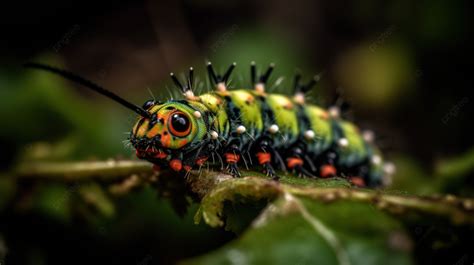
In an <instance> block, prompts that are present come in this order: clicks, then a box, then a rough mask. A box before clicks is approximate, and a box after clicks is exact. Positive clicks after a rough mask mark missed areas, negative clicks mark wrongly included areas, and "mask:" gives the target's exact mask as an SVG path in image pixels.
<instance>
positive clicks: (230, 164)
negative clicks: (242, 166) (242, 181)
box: [224, 145, 242, 178]
mask: <svg viewBox="0 0 474 265" xmlns="http://www.w3.org/2000/svg"><path fill="white" fill-rule="evenodd" d="M224 157H225V161H226V163H227V169H228V171H229V174H231V175H232V176H233V177H238V178H240V177H241V176H242V175H241V174H240V171H239V167H238V166H237V163H238V162H239V160H240V150H239V149H238V147H237V146H236V145H232V146H231V148H229V149H228V151H227V152H226V153H225V154H224Z"/></svg>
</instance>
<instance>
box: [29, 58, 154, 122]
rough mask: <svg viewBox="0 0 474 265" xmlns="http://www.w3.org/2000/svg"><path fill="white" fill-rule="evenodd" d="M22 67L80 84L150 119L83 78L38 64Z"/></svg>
mask: <svg viewBox="0 0 474 265" xmlns="http://www.w3.org/2000/svg"><path fill="white" fill-rule="evenodd" d="M23 66H24V67H27V68H34V69H41V70H45V71H47V72H51V73H55V74H58V75H60V76H62V77H64V78H66V79H68V80H70V81H73V82H76V83H78V84H81V85H83V86H85V87H87V88H90V89H92V90H94V91H95V92H97V93H99V94H101V95H103V96H106V97H108V98H110V99H112V100H113V101H115V102H118V103H119V104H121V105H122V106H124V107H126V108H128V109H131V110H133V111H135V112H136V113H138V114H139V115H140V116H142V117H144V118H150V117H151V116H150V113H149V112H147V111H146V110H144V109H142V108H141V107H139V106H137V105H135V104H133V103H130V102H128V101H127V100H125V99H123V98H121V97H119V96H117V95H116V94H114V93H112V92H111V91H109V90H107V89H105V88H103V87H101V86H99V85H97V84H95V83H93V82H92V81H89V80H87V79H85V78H83V77H80V76H78V75H76V74H73V73H71V72H69V71H66V70H62V69H59V68H56V67H52V66H49V65H44V64H39V63H26V64H24V65H23Z"/></svg>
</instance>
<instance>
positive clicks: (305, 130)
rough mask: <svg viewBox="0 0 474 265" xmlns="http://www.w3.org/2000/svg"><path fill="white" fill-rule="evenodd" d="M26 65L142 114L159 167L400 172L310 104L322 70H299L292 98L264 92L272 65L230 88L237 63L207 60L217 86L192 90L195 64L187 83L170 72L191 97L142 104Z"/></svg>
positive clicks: (369, 182) (352, 130)
mask: <svg viewBox="0 0 474 265" xmlns="http://www.w3.org/2000/svg"><path fill="white" fill-rule="evenodd" d="M27 66H28V67H33V68H39V69H43V70H47V71H50V72H54V73H57V74H60V75H61V76H63V77H66V78H68V79H70V80H72V81H75V82H78V83H81V84H83V85H85V86H87V87H89V88H91V89H93V90H95V91H96V92H99V93H101V94H103V95H105V96H107V97H109V98H112V99H113V100H115V101H117V102H118V103H120V104H122V105H124V106H125V107H127V108H129V109H132V110H133V111H135V112H136V113H138V114H139V115H140V117H139V118H138V121H137V122H136V124H135V126H134V127H133V129H132V131H131V134H130V138H129V140H130V142H131V144H132V145H133V147H134V148H135V149H136V155H137V156H138V157H139V158H141V159H146V160H148V161H150V162H152V163H153V164H154V165H155V167H156V168H160V169H165V168H170V169H172V170H174V171H176V172H180V173H186V172H189V171H190V170H192V169H193V168H198V167H201V166H203V165H204V164H206V163H212V162H211V161H218V162H217V163H215V164H219V163H220V164H221V167H224V166H225V167H226V168H227V171H228V172H229V173H230V174H232V175H233V176H234V177H240V176H241V174H240V170H239V167H242V166H245V167H247V168H250V167H258V168H261V169H262V170H263V172H264V173H266V174H267V175H268V176H271V177H272V178H274V179H278V176H277V174H276V169H278V170H282V171H291V172H294V173H295V174H296V175H298V176H300V177H303V176H304V177H321V178H328V177H334V176H343V177H346V178H348V179H350V180H351V181H352V183H354V184H355V185H358V186H370V187H376V186H380V185H382V184H383V183H384V179H386V178H385V177H386V176H388V175H389V174H391V173H393V171H394V167H393V165H392V164H390V163H384V162H383V160H382V156H381V153H380V151H379V149H378V148H377V147H376V146H375V145H374V144H373V134H372V133H371V132H370V131H366V132H362V133H361V132H360V131H359V129H358V128H357V127H356V126H355V125H354V124H352V123H350V122H348V121H345V120H343V119H341V118H340V115H339V111H338V109H337V108H335V107H333V108H330V109H329V110H327V111H326V110H324V109H322V108H320V107H318V106H315V105H311V104H307V103H306V102H305V93H306V92H307V91H309V90H310V88H311V87H312V86H314V85H315V84H316V83H317V82H318V81H319V77H318V76H316V77H315V78H313V79H312V80H311V81H310V82H309V83H307V84H301V82H300V76H299V75H297V76H296V77H295V82H294V88H293V89H294V95H293V97H288V96H285V95H281V94H272V93H266V92H265V85H266V83H267V80H268V78H269V76H270V74H271V72H272V71H273V65H270V67H269V68H268V69H267V70H266V71H265V72H264V73H263V74H261V75H257V69H256V66H255V64H254V63H252V64H251V71H250V72H251V82H252V85H253V88H252V89H237V90H228V89H227V82H228V80H229V77H230V75H231V73H232V71H233V69H234V68H235V63H234V64H232V65H231V66H230V67H229V68H228V69H227V71H226V72H225V73H224V74H223V75H218V74H216V73H215V71H214V69H213V67H212V64H211V63H208V65H207V70H208V74H209V79H210V81H211V83H212V84H213V86H214V87H215V91H213V92H210V93H206V94H202V95H199V96H196V95H194V93H193V83H194V74H193V73H194V71H193V69H192V68H190V71H189V74H188V76H187V78H186V82H185V83H184V84H182V83H181V82H180V81H179V80H178V79H177V78H176V76H175V75H174V74H171V77H172V79H173V81H174V83H175V84H176V86H177V87H178V88H179V89H180V90H181V92H182V93H183V95H184V97H185V99H182V100H168V101H166V102H155V101H153V100H149V101H146V102H145V104H143V106H142V107H139V106H136V105H134V104H132V103H130V102H128V101H126V100H124V99H122V98H120V97H118V96H117V95H115V94H113V93H112V92H110V91H108V90H105V89H104V88H102V87H100V86H98V85H96V84H94V83H92V82H90V81H88V80H85V79H83V78H81V77H78V76H76V75H74V74H72V73H70V72H67V71H64V70H60V69H57V68H54V67H50V66H46V65H41V64H28V65H27Z"/></svg>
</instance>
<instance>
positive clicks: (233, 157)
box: [224, 153, 240, 164]
mask: <svg viewBox="0 0 474 265" xmlns="http://www.w3.org/2000/svg"><path fill="white" fill-rule="evenodd" d="M224 156H225V160H226V162H227V163H229V164H235V163H237V162H239V159H240V155H237V154H234V153H225V154H224Z"/></svg>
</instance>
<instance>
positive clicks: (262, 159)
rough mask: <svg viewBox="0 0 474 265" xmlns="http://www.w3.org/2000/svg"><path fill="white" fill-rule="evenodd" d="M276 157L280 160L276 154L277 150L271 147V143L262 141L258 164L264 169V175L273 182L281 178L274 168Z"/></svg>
mask: <svg viewBox="0 0 474 265" xmlns="http://www.w3.org/2000/svg"><path fill="white" fill-rule="evenodd" d="M274 155H277V157H276V158H277V159H278V154H276V152H275V150H274V149H273V148H271V147H270V145H269V143H268V142H267V141H262V142H261V143H260V145H259V151H258V152H257V154H256V157H257V160H258V164H259V165H261V166H262V167H263V173H265V174H266V175H267V176H269V177H271V178H272V179H273V180H278V179H280V178H279V177H278V176H277V174H276V172H275V169H274V168H273V166H272V158H274ZM280 159H281V157H280Z"/></svg>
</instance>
